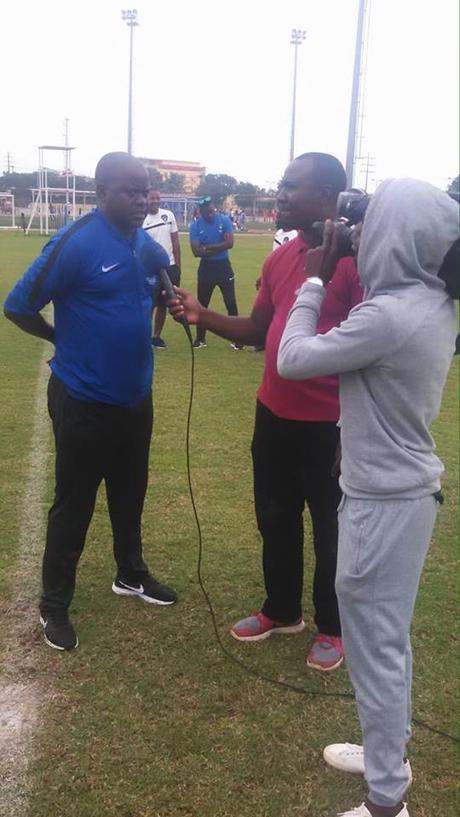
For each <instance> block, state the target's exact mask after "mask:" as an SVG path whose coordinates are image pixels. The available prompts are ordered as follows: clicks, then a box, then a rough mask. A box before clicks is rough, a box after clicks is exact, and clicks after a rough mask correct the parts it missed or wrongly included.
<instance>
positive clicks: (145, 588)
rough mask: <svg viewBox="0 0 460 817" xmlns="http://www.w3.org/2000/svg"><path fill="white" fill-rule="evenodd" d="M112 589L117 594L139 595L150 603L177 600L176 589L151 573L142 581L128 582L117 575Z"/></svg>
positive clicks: (168, 602) (173, 601)
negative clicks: (158, 580)
mask: <svg viewBox="0 0 460 817" xmlns="http://www.w3.org/2000/svg"><path fill="white" fill-rule="evenodd" d="M112 590H113V592H114V593H116V594H117V596H139V598H140V599H142V601H146V602H147V603H148V604H163V605H166V604H174V603H175V602H176V601H177V593H176V591H175V590H173V589H172V587H167V585H166V584H160V582H157V580H156V579H155V578H154V577H153V576H151V575H150V574H149V575H148V576H145V578H143V579H142V582H128V581H124V579H120V577H119V576H117V578H116V579H115V581H114V582H113V584H112Z"/></svg>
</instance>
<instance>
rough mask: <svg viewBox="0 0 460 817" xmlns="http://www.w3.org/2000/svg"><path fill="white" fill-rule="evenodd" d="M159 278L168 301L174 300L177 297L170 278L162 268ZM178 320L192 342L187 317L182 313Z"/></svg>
mask: <svg viewBox="0 0 460 817" xmlns="http://www.w3.org/2000/svg"><path fill="white" fill-rule="evenodd" d="M160 278H161V285H162V287H163V289H164V291H165V292H166V295H167V298H168V301H174V300H175V298H177V295H176V293H175V292H174V289H173V285H172V283H171V279H170V277H169V275H168V273H167V272H166V270H165V269H164V268H162V269H160ZM180 322H181V324H182V326H183V327H184V329H185V332H186V335H187V337H188V339H189V341H190V343H191V342H192V333H191V331H190V325H189V322H188V320H187V318H186V317H185V315H182V317H181V318H180Z"/></svg>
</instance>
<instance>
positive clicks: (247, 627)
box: [230, 612, 305, 641]
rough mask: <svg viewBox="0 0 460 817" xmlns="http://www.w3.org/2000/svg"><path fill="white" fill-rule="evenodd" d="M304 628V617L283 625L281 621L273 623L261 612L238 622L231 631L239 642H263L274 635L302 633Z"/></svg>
mask: <svg viewBox="0 0 460 817" xmlns="http://www.w3.org/2000/svg"><path fill="white" fill-rule="evenodd" d="M304 627H305V622H304V620H303V619H302V617H300V618H298V619H297V621H292V622H291V623H290V624H283V623H282V622H280V621H272V620H271V618H267V616H264V614H263V613H260V612H259V613H253V614H252V615H251V616H248V617H247V618H242V619H241V621H238V622H237V623H236V624H235V625H234V626H233V627H232V629H231V630H230V635H232V636H233V638H236V639H237V640H238V641H263V640H264V638H268V637H269V636H270V635H271V634H272V633H300V632H301V631H302V630H303V629H304Z"/></svg>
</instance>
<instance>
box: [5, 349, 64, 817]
mask: <svg viewBox="0 0 460 817" xmlns="http://www.w3.org/2000/svg"><path fill="white" fill-rule="evenodd" d="M45 347H46V348H45V349H44V350H43V355H42V357H41V360H40V364H39V371H38V378H37V385H36V395H35V404H34V409H33V423H32V436H31V447H30V451H29V456H28V460H27V465H26V469H25V482H24V491H23V494H22V501H21V504H20V506H19V526H18V550H17V560H16V564H14V565H13V566H12V567H13V571H14V572H13V577H12V582H13V591H12V594H11V602H10V607H9V610H7V611H6V615H5V620H6V621H5V624H6V626H7V627H8V634H7V637H6V642H5V651H4V656H3V661H2V663H3V666H2V671H3V676H4V677H3V679H1V680H0V780H1V797H0V817H26V815H27V811H28V799H29V780H28V768H29V764H30V762H31V760H32V758H33V753H34V737H35V733H36V731H37V729H38V727H39V721H40V707H41V706H43V704H44V703H46V698H47V697H49V696H48V695H47V694H46V692H45V690H44V689H42V688H41V685H40V682H39V681H37V680H36V678H35V676H34V673H35V656H34V650H33V647H34V641H33V637H34V632H35V631H36V624H37V621H38V609H37V601H38V598H37V596H38V588H39V576H40V561H41V555H42V551H43V542H44V529H45V518H44V517H45V515H44V509H43V500H44V495H45V487H46V477H47V468H48V456H49V425H48V420H47V413H46V388H47V383H48V375H49V369H48V366H47V365H46V360H47V359H48V358H49V357H50V354H51V353H52V352H51V347H50V346H49V345H48V344H47V343H46V344H45Z"/></svg>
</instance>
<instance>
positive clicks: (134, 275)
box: [4, 153, 177, 650]
mask: <svg viewBox="0 0 460 817" xmlns="http://www.w3.org/2000/svg"><path fill="white" fill-rule="evenodd" d="M147 192H148V177H147V173H146V170H145V168H144V166H143V165H142V164H141V162H140V161H138V160H137V159H134V158H133V157H132V156H130V155H128V154H127V153H108V154H106V155H105V156H103V157H102V158H101V159H100V161H99V162H98V165H97V167H96V193H97V202H98V207H97V209H96V210H94V211H93V212H91V213H88V214H87V215H85V216H83V217H82V218H81V219H79V220H78V221H75V222H74V223H73V224H71V225H68V226H66V227H64V228H63V229H61V230H59V231H58V232H57V233H56V235H55V236H54V237H53V238H52V239H51V240H50V241H49V242H48V243H47V244H46V245H45V247H44V248H43V251H42V253H41V255H40V256H39V257H38V258H37V259H36V260H35V261H34V262H33V263H32V265H31V266H30V267H29V269H28V270H27V271H26V272H25V274H24V276H23V277H22V278H21V279H20V280H19V281H18V282H17V284H16V285H15V287H14V288H13V290H12V291H11V292H10V294H9V295H8V297H7V299H6V301H5V305H4V311H5V315H6V317H7V318H9V320H11V321H12V322H13V323H15V324H16V325H17V326H19V328H20V329H22V330H24V331H25V332H29V333H30V334H32V335H36V336H37V337H39V338H41V339H43V340H46V341H48V342H49V343H52V344H54V347H55V353H54V355H53V357H52V359H51V361H50V368H51V377H50V381H49V385H48V410H49V414H50V417H51V421H52V424H53V431H54V438H55V445H56V465H55V476H56V484H55V496H54V502H53V505H52V507H51V509H50V511H49V514H48V528H47V535H46V546H45V553H44V557H43V570H42V579H43V589H42V595H41V600H40V621H41V623H42V626H43V628H44V635H45V641H46V643H47V644H48V645H49V646H50V647H53V648H54V649H57V650H72V649H75V648H76V647H77V646H78V636H77V634H76V632H75V629H74V627H73V624H72V622H71V621H70V618H69V613H68V610H69V606H70V604H71V601H72V598H73V594H74V590H75V580H76V572H77V565H78V561H79V559H80V556H81V553H82V551H83V547H84V544H85V539H86V533H87V530H88V527H89V524H90V521H91V517H92V515H93V511H94V505H95V502H96V495H97V492H98V488H99V485H100V483H101V482H102V481H103V480H104V482H105V487H106V492H107V504H108V509H109V515H110V521H111V524H112V531H113V553H114V557H115V561H116V564H117V573H116V576H115V579H114V581H113V583H112V590H113V592H114V593H115V594H117V595H118V596H135V597H137V598H140V599H142V600H143V601H145V602H148V603H150V604H159V605H169V604H173V603H174V602H175V601H176V600H177V595H176V592H175V591H174V590H172V589H171V588H170V587H167V586H166V585H163V584H160V582H159V581H157V580H156V579H155V578H154V577H153V576H152V574H151V573H150V571H149V569H148V567H147V565H146V564H145V562H144V560H143V555H142V549H143V548H142V538H141V518H142V510H143V506H144V498H145V493H146V489H147V480H148V461H149V450H150V438H151V434H152V422H153V410H152V375H153V354H152V346H151V315H152V302H153V304H155V303H156V302H157V298H158V295H159V293H160V292H161V283H160V277H159V271H160V269H161V268H162V267H165V266H166V267H167V265H168V260H169V259H168V256H167V254H166V253H165V251H164V250H163V248H162V247H160V246H159V245H158V244H157V243H156V242H153V241H151V240H150V238H148V236H147V235H146V233H145V232H144V231H143V230H142V229H141V226H142V223H143V221H144V218H145V214H146V209H147ZM50 301H51V302H52V303H53V306H54V321H55V324H54V326H52V325H51V324H49V323H48V322H47V321H46V320H45V318H43V317H42V315H41V310H42V309H43V308H44V307H45V306H46V305H47V304H48V303H49V302H50Z"/></svg>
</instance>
